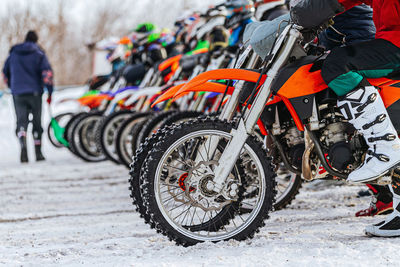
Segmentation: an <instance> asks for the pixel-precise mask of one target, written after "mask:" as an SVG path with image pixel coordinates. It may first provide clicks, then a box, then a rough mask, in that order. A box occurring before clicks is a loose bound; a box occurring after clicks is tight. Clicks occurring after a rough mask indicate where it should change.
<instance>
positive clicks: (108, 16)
mask: <svg viewBox="0 0 400 267" xmlns="http://www.w3.org/2000/svg"><path fill="white" fill-rule="evenodd" d="M213 2H218V0H203V1H197V0H113V1H109V0H85V1H81V0H21V1H19V2H18V1H13V0H10V1H9V2H8V3H4V2H3V0H2V8H3V14H2V15H1V17H0V31H1V34H0V63H1V66H2V65H3V64H4V61H5V59H6V57H7V55H8V52H9V50H10V48H11V47H12V46H13V45H15V44H17V43H20V42H22V41H23V40H24V37H25V34H26V33H27V31H28V30H31V29H32V30H36V31H37V33H38V34H39V44H40V46H41V47H42V48H43V49H44V50H45V52H46V54H47V55H48V57H49V60H50V62H51V64H52V66H53V69H54V73H55V80H56V84H57V85H73V84H82V83H84V82H85V81H86V80H87V79H88V78H89V77H90V74H91V67H92V66H91V56H90V53H89V50H88V48H87V45H89V44H93V43H95V42H98V41H100V40H102V39H103V38H106V37H110V36H117V37H120V36H123V35H125V34H127V33H128V32H129V31H131V30H132V29H134V27H135V26H136V25H137V24H138V23H141V22H153V23H156V24H157V25H159V26H160V27H171V26H172V25H173V22H174V20H175V18H176V17H178V16H179V15H180V14H181V13H182V11H183V10H184V9H188V8H190V9H199V8H201V7H206V6H208V5H209V4H210V3H213Z"/></svg>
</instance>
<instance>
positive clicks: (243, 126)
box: [213, 30, 300, 193]
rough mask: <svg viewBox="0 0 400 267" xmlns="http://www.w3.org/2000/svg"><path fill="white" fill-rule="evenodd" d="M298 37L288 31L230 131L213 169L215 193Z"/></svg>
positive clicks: (252, 127)
mask: <svg viewBox="0 0 400 267" xmlns="http://www.w3.org/2000/svg"><path fill="white" fill-rule="evenodd" d="M299 36H300V33H299V32H298V31H297V30H290V33H289V34H288V36H287V38H288V39H287V40H286V43H285V44H284V45H283V47H282V50H281V52H280V53H279V54H278V55H276V58H275V60H274V63H273V65H272V67H271V68H270V70H269V71H268V73H267V79H266V80H265V83H264V84H263V86H262V87H261V89H260V91H259V92H258V94H257V96H256V98H255V100H254V102H253V104H252V106H251V108H250V109H249V110H248V111H246V114H245V116H244V119H240V121H239V124H238V127H237V129H232V131H231V136H232V139H231V140H230V141H229V143H228V145H227V146H226V147H225V149H224V151H223V153H222V155H221V158H220V159H219V160H218V166H217V167H216V169H215V177H214V180H213V182H214V188H213V190H214V191H215V192H218V193H220V192H221V190H222V189H223V188H224V184H225V181H226V180H227V178H228V176H229V174H230V173H231V171H232V169H233V167H234V165H235V164H236V161H237V159H238V158H239V156H240V152H241V150H242V148H243V146H244V144H245V143H246V140H247V138H248V137H249V135H251V134H252V132H253V129H254V127H255V125H256V123H257V121H258V119H259V118H260V116H261V113H262V112H263V110H264V107H265V104H266V103H267V101H268V99H269V96H270V93H271V87H272V83H273V81H274V79H275V77H276V76H277V74H278V71H279V70H280V69H281V67H282V66H283V65H284V64H285V63H286V62H287V60H288V58H289V56H290V54H291V53H292V51H293V48H294V47H295V45H296V42H297V40H298V38H299Z"/></svg>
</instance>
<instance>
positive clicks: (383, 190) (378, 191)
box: [367, 184, 393, 203]
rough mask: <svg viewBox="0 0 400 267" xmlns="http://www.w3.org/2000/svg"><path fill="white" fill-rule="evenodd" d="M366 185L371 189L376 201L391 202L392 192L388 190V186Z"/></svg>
mask: <svg viewBox="0 0 400 267" xmlns="http://www.w3.org/2000/svg"><path fill="white" fill-rule="evenodd" d="M367 186H368V187H369V189H371V190H372V192H373V194H374V195H375V196H376V199H377V200H378V201H382V202H383V203H390V202H392V199H393V195H392V192H390V189H389V186H384V185H376V184H368V185H367Z"/></svg>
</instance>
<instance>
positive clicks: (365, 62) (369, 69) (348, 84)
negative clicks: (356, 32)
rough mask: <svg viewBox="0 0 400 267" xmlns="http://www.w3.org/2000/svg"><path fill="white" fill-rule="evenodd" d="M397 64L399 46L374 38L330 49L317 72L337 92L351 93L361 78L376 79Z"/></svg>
mask: <svg viewBox="0 0 400 267" xmlns="http://www.w3.org/2000/svg"><path fill="white" fill-rule="evenodd" d="M399 67H400V48H398V47H397V46H395V45H394V44H392V43H390V42H389V41H386V40H382V39H376V40H371V41H367V42H361V43H356V44H353V45H348V46H344V47H337V48H334V49H333V50H332V51H331V53H330V54H329V55H328V57H327V58H326V60H325V62H324V64H323V66H322V70H321V75H322V78H323V79H324V81H325V82H326V83H327V84H328V85H329V87H330V88H331V89H333V90H334V91H335V92H336V94H338V95H345V94H347V93H349V92H351V91H352V90H353V89H354V88H356V87H357V86H358V84H359V83H360V82H361V81H362V80H363V78H380V77H383V76H386V75H388V74H390V73H391V72H392V71H394V70H396V69H398V68H399Z"/></svg>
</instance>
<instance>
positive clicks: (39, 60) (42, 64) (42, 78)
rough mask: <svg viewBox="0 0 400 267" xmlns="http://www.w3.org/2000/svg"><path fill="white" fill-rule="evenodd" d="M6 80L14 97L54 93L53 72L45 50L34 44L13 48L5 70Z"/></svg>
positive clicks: (26, 43)
mask: <svg viewBox="0 0 400 267" xmlns="http://www.w3.org/2000/svg"><path fill="white" fill-rule="evenodd" d="M3 74H4V79H5V81H6V83H7V85H8V86H9V87H10V89H11V92H12V94H13V95H22V94H35V93H36V94H43V89H44V87H46V88H47V91H48V92H49V94H52V93H53V71H52V69H51V66H50V63H49V61H48V60H47V57H46V55H45V53H44V52H43V50H41V49H40V48H39V46H38V45H37V44H35V43H32V42H25V43H22V44H19V45H16V46H14V47H12V48H11V51H10V55H9V57H8V58H7V61H6V63H5V64H4V68H3Z"/></svg>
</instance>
